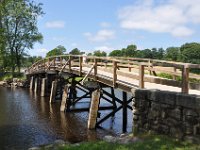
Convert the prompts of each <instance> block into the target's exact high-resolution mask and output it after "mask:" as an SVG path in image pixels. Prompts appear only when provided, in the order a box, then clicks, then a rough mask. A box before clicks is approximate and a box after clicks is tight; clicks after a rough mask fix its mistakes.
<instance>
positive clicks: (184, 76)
mask: <svg viewBox="0 0 200 150" xmlns="http://www.w3.org/2000/svg"><path fill="white" fill-rule="evenodd" d="M84 67H87V68H91V67H93V68H92V69H93V71H92V76H93V78H94V79H95V80H97V79H98V76H99V73H98V72H100V71H104V72H107V73H110V74H112V83H113V87H117V84H118V82H119V78H118V77H119V76H120V77H121V76H124V77H129V78H132V79H136V80H138V81H139V84H138V87H139V88H144V87H145V85H144V83H145V82H151V83H157V84H163V85H168V86H174V87H180V88H181V89H182V90H181V91H182V92H183V93H188V91H189V89H195V90H200V75H198V74H194V73H190V69H198V70H199V71H200V65H199V64H190V63H181V62H172V61H163V60H154V59H141V58H124V57H95V56H80V55H60V56H54V57H49V58H44V59H43V60H40V61H38V62H36V63H35V64H33V65H32V66H31V67H30V68H28V71H27V72H28V73H29V74H31V73H36V72H38V71H51V70H57V71H64V70H66V69H67V70H68V71H71V70H73V69H76V70H77V69H78V70H79V74H80V75H82V73H83V71H84V69H83V68H84ZM159 73H165V74H167V75H170V76H172V79H166V78H161V77H159V75H158V74H159ZM177 78H179V79H180V78H181V80H180V81H178V80H176V79H177ZM190 78H193V79H195V82H194V83H191V82H190V81H189V80H190ZM196 81H197V82H196ZM198 81H199V82H198Z"/></svg>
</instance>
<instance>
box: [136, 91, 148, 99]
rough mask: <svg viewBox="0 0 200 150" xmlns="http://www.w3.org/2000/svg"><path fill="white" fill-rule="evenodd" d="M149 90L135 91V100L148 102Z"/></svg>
mask: <svg viewBox="0 0 200 150" xmlns="http://www.w3.org/2000/svg"><path fill="white" fill-rule="evenodd" d="M147 95H148V90H146V89H137V90H135V98H136V99H143V100H146V99H147V98H148V97H147Z"/></svg>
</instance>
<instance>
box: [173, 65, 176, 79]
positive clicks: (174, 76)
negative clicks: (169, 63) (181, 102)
mask: <svg viewBox="0 0 200 150" xmlns="http://www.w3.org/2000/svg"><path fill="white" fill-rule="evenodd" d="M173 69H174V73H176V67H173ZM173 80H176V75H175V74H174V75H173Z"/></svg>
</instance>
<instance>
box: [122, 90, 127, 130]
mask: <svg viewBox="0 0 200 150" xmlns="http://www.w3.org/2000/svg"><path fill="white" fill-rule="evenodd" d="M122 95H123V125H122V131H123V132H127V130H126V129H127V93H126V92H124V91H123V93H122Z"/></svg>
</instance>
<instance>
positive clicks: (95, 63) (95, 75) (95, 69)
mask: <svg viewBox="0 0 200 150" xmlns="http://www.w3.org/2000/svg"><path fill="white" fill-rule="evenodd" d="M94 80H95V81H96V80H97V59H96V58H95V59H94Z"/></svg>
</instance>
